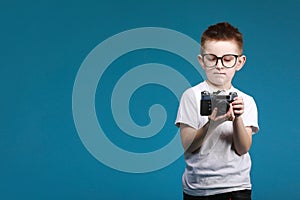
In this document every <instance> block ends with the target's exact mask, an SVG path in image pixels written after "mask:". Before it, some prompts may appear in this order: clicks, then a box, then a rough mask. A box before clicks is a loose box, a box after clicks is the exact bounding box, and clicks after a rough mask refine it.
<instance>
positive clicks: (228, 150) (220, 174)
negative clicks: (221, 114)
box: [175, 81, 259, 196]
mask: <svg viewBox="0 0 300 200" xmlns="http://www.w3.org/2000/svg"><path fill="white" fill-rule="evenodd" d="M204 90H206V91H209V92H210V93H212V92H213V91H212V89H211V88H210V87H209V85H208V84H207V83H206V82H205V81H204V82H202V83H200V84H198V85H196V86H194V87H191V88H189V89H187V90H186V91H185V92H184V93H183V95H182V97H181V100H180V105H179V108H178V113H177V118H176V121H175V124H176V125H177V126H179V125H180V123H183V124H186V125H188V126H190V127H193V128H195V129H196V130H198V129H200V128H201V127H202V126H204V125H205V124H206V123H207V121H208V117H207V116H201V115H200V100H201V92H202V91H204ZM229 92H236V93H237V95H238V96H241V97H242V98H243V101H244V106H245V107H244V113H243V114H242V115H241V117H242V119H243V122H244V125H245V126H249V127H252V130H253V133H256V132H257V131H258V130H259V126H258V116H257V107H256V104H255V101H254V99H253V98H252V97H251V96H249V95H247V94H245V93H243V92H241V91H239V90H238V89H236V88H234V87H231V88H230V89H229V90H228V91H226V93H228V94H229ZM232 134H233V128H232V122H230V121H226V122H223V123H222V124H220V125H219V126H218V127H217V128H216V129H214V131H213V132H212V134H209V133H208V134H207V137H206V138H205V141H204V143H203V145H202V146H201V148H200V150H199V152H197V153H193V154H192V153H185V154H184V158H185V162H186V168H185V171H184V174H183V176H182V185H183V191H184V192H185V193H186V194H189V195H193V196H207V195H213V194H219V193H225V192H230V191H237V190H244V189H251V181H250V169H251V159H250V155H249V153H246V154H244V155H242V156H239V155H238V154H236V152H235V151H234V149H233V143H232V140H233V139H232Z"/></svg>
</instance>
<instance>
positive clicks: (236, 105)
mask: <svg viewBox="0 0 300 200" xmlns="http://www.w3.org/2000/svg"><path fill="white" fill-rule="evenodd" d="M230 109H231V110H233V115H234V117H233V122H232V125H233V145H234V148H235V150H236V152H237V154H239V155H243V154H245V153H247V152H248V151H249V150H250V147H251V144H252V127H248V126H247V127H245V125H244V122H243V119H242V117H241V115H242V114H243V113H244V101H243V98H241V97H236V98H235V99H234V101H233V102H232V105H231V106H230Z"/></svg>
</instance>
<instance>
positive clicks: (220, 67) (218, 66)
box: [216, 59, 223, 69]
mask: <svg viewBox="0 0 300 200" xmlns="http://www.w3.org/2000/svg"><path fill="white" fill-rule="evenodd" d="M222 68H223V64H222V60H219V59H218V60H217V64H216V69H222Z"/></svg>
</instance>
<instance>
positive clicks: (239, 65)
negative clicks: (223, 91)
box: [235, 55, 247, 71]
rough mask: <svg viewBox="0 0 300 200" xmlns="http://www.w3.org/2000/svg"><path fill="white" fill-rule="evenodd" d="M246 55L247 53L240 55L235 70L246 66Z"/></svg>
mask: <svg viewBox="0 0 300 200" xmlns="http://www.w3.org/2000/svg"><path fill="white" fill-rule="evenodd" d="M246 60H247V59H246V56H245V55H241V56H240V57H238V60H237V64H236V67H235V70H236V71H240V70H241V69H242V68H243V66H244V64H245V62H246Z"/></svg>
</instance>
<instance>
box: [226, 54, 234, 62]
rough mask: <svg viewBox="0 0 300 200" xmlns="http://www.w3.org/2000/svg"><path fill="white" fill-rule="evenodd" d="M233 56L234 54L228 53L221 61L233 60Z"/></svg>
mask: <svg viewBox="0 0 300 200" xmlns="http://www.w3.org/2000/svg"><path fill="white" fill-rule="evenodd" d="M234 59H235V58H234V56H232V55H228V56H224V57H223V61H225V62H231V61H233V60H234Z"/></svg>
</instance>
